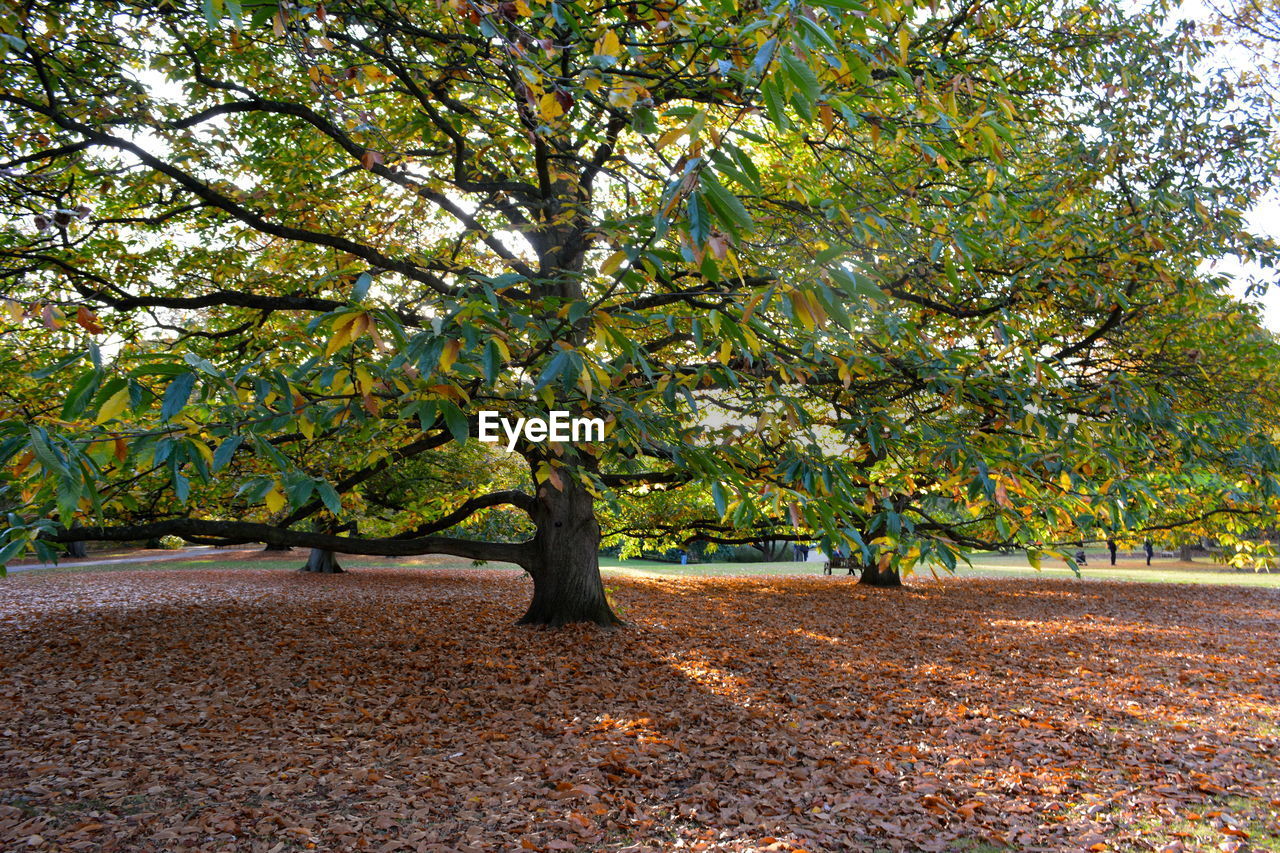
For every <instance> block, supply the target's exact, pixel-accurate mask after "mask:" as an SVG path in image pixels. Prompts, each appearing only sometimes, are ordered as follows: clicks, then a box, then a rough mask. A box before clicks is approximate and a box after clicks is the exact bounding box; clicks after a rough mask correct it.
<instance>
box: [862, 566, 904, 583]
mask: <svg viewBox="0 0 1280 853" xmlns="http://www.w3.org/2000/svg"><path fill="white" fill-rule="evenodd" d="M858 584H859V585H861V584H866V585H867V586H879V587H898V586H902V576H901V575H899V574H898V570H897V569H884V570H883V571H882V570H881V569H879V568H878V567H877V566H876V564H875V563H871V564H870V565H867V566H865V567H863V569H862V577H860V578H858Z"/></svg>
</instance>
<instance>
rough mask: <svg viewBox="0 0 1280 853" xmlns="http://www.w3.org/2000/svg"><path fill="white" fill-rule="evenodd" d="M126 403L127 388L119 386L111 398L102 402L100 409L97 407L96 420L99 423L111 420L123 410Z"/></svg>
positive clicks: (127, 396) (127, 399)
mask: <svg viewBox="0 0 1280 853" xmlns="http://www.w3.org/2000/svg"><path fill="white" fill-rule="evenodd" d="M128 405H129V389H128V388H121V389H120V390H119V391H117V392H116V393H114V394H112V395H111V398H110V399H109V400H107V402H105V403H103V404H102V408H101V409H98V420H97V422H98V423H100V424H105V423H106V422H107V421H109V420H111V419H112V418H114V417H116V416H117V415H119V414H120V413H121V412H123V411H124V410H125V407H126V406H128Z"/></svg>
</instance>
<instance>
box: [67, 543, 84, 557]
mask: <svg viewBox="0 0 1280 853" xmlns="http://www.w3.org/2000/svg"><path fill="white" fill-rule="evenodd" d="M67 556H68V557H87V556H89V551H88V549H86V548H85V544H84V541H83V540H78V541H76V542H68V543H67Z"/></svg>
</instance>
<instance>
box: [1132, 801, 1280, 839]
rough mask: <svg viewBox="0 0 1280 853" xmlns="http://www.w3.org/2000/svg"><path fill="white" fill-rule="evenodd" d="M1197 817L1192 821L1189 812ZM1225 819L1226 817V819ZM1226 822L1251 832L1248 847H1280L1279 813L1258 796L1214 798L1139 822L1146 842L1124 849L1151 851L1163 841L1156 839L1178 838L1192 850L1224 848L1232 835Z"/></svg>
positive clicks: (1142, 836)
mask: <svg viewBox="0 0 1280 853" xmlns="http://www.w3.org/2000/svg"><path fill="white" fill-rule="evenodd" d="M1188 813H1190V814H1191V816H1194V817H1195V818H1196V819H1194V820H1192V819H1191V818H1190V817H1189V816H1187V815H1188ZM1224 818H1227V819H1226V820H1224ZM1223 825H1228V826H1235V827H1237V828H1238V829H1240V830H1243V831H1244V832H1247V833H1248V846H1247V847H1244V848H1242V849H1248V850H1280V812H1277V810H1276V807H1275V806H1272V805H1271V804H1270V803H1269V802H1268V801H1267V800H1265V799H1261V798H1257V797H1215V798H1213V799H1211V800H1209V801H1207V802H1206V803H1205V804H1204V806H1203V807H1198V808H1196V809H1195V810H1194V812H1192V810H1191V809H1183V816H1178V817H1165V818H1157V817H1150V818H1146V819H1145V820H1142V821H1139V822H1138V823H1137V824H1136V825H1135V826H1134V827H1133V828H1134V829H1136V830H1137V831H1138V833H1139V834H1140V836H1141V838H1142V840H1143V844H1141V845H1122V846H1120V848H1119V849H1121V850H1132V851H1135V853H1137V851H1140V850H1151V849H1153V846H1154V847H1158V846H1161V845H1160V844H1155V845H1153V844H1152V843H1151V842H1153V841H1157V840H1159V841H1172V840H1173V839H1175V838H1177V839H1179V840H1181V841H1182V843H1183V846H1184V847H1185V848H1186V849H1187V851H1189V853H1191V851H1202V850H1203V851H1215V850H1219V849H1221V847H1220V845H1221V843H1222V842H1223V841H1229V840H1231V838H1232V837H1233V836H1229V835H1227V834H1225V833H1224V832H1223V831H1222V827H1223Z"/></svg>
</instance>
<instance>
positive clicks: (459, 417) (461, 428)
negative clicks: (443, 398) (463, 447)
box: [440, 402, 471, 444]
mask: <svg viewBox="0 0 1280 853" xmlns="http://www.w3.org/2000/svg"><path fill="white" fill-rule="evenodd" d="M440 410H441V411H440V413H441V414H442V415H444V423H445V426H447V427H448V428H449V432H450V434H452V435H453V440H454V441H456V442H458V444H466V443H467V439H468V438H470V437H471V425H470V424H469V423H468V422H467V416H466V415H464V414H463V413H462V410H461V409H459V408H458V407H457V406H455V405H454V404H453V403H449V402H444V403H441V404H440Z"/></svg>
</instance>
